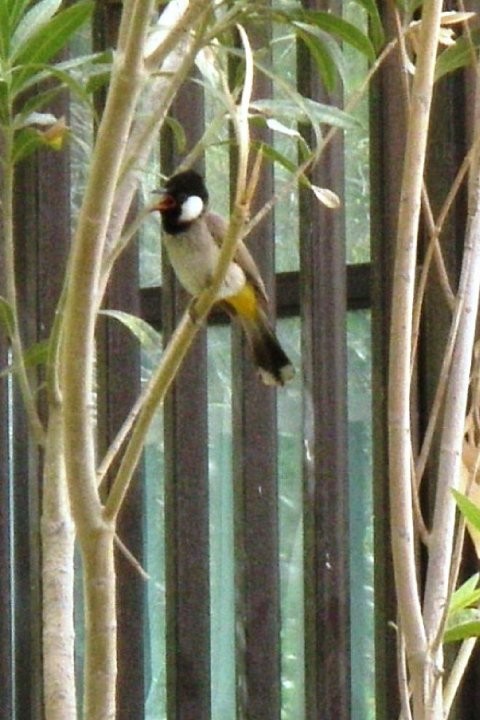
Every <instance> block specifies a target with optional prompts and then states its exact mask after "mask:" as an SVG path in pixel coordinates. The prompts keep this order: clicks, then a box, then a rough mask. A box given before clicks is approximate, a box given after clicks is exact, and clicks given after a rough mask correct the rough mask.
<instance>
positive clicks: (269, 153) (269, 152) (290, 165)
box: [252, 143, 312, 189]
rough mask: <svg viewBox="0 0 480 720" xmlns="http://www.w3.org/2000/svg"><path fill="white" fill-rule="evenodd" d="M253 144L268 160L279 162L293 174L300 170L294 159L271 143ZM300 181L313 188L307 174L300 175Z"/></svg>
mask: <svg viewBox="0 0 480 720" xmlns="http://www.w3.org/2000/svg"><path fill="white" fill-rule="evenodd" d="M252 144H253V147H254V148H258V150H260V152H261V153H262V155H263V156H264V157H265V158H267V160H270V162H273V163H277V164H278V165H280V166H281V167H283V168H285V170H288V172H290V173H292V174H293V173H294V172H296V171H297V170H298V165H297V164H296V163H294V162H293V161H292V160H289V159H288V158H287V157H286V156H285V155H283V154H282V153H281V152H279V151H278V150H276V149H275V148H273V147H272V146H271V145H267V143H252ZM298 182H299V183H300V185H303V186H304V187H308V188H310V189H311V188H312V184H311V182H310V180H309V179H308V178H307V177H306V175H300V177H299V179H298Z"/></svg>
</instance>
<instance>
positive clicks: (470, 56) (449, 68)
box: [435, 30, 480, 80]
mask: <svg viewBox="0 0 480 720" xmlns="http://www.w3.org/2000/svg"><path fill="white" fill-rule="evenodd" d="M470 38H471V39H470ZM470 38H468V37H466V36H464V37H460V38H458V39H457V40H456V41H455V44H454V45H452V46H451V47H448V48H447V49H446V50H444V51H443V52H442V53H440V55H439V56H438V58H437V62H436V65H435V80H440V78H441V77H443V76H444V75H447V74H448V73H451V72H453V71H454V70H458V69H459V68H461V67H465V66H466V65H471V64H473V63H475V49H476V48H478V47H479V46H480V30H472V32H471V33H470Z"/></svg>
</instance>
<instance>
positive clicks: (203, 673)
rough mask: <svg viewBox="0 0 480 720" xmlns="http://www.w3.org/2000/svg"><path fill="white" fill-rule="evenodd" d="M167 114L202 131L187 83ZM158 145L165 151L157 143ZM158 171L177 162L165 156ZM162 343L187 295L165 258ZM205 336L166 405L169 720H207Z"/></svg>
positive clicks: (189, 131) (198, 102) (198, 101)
mask: <svg viewBox="0 0 480 720" xmlns="http://www.w3.org/2000/svg"><path fill="white" fill-rule="evenodd" d="M172 114H173V115H174V117H175V118H176V119H177V120H178V121H179V122H180V123H181V124H182V126H183V128H184V130H185V133H186V136H187V141H188V143H189V145H193V144H194V143H195V141H196V140H197V139H198V137H199V136H200V134H201V133H202V129H203V125H204V122H203V118H204V109H203V94H202V90H201V88H200V87H199V86H198V85H197V84H195V83H193V82H188V83H187V84H186V85H185V87H184V88H183V89H182V91H181V92H180V93H179V95H178V96H177V99H176V101H175V103H174V106H173V108H172ZM162 149H163V148H162ZM163 156H164V164H163V170H164V172H172V171H174V169H175V165H176V163H177V161H178V157H176V156H175V153H174V152H173V151H171V150H170V152H169V150H168V149H167V150H166V152H164V153H163ZM162 284H163V293H162V298H163V301H162V315H163V323H162V325H163V329H164V334H165V335H164V338H165V342H166V341H167V340H168V338H169V337H170V335H171V333H172V332H173V330H174V328H175V326H176V323H177V322H178V319H179V317H180V315H181V313H183V311H184V309H185V307H186V303H187V297H186V294H185V293H184V292H183V291H182V290H181V289H180V288H179V286H178V283H177V281H176V280H175V279H174V276H173V272H172V270H171V268H170V267H168V266H167V264H166V263H164V274H163V283H162ZM206 354H207V338H206V332H205V331H202V332H201V333H200V334H199V336H197V338H196V340H195V342H194V344H193V346H192V348H191V350H190V352H189V353H188V356H187V357H186V359H185V361H184V363H183V366H182V368H181V370H180V372H179V373H178V376H177V378H176V380H175V383H174V385H173V387H172V389H171V390H170V392H169V394H168V397H167V399H166V402H165V493H166V497H165V501H166V507H165V517H166V536H165V543H166V561H167V565H166V567H167V690H168V695H167V708H168V717H169V718H171V720H210V580H209V505H208V425H207V387H206V377H207V355H206Z"/></svg>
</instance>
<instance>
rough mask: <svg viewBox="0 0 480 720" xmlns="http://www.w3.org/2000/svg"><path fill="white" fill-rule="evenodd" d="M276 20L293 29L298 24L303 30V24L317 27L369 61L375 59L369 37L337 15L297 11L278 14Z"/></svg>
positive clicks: (314, 11) (313, 11)
mask: <svg viewBox="0 0 480 720" xmlns="http://www.w3.org/2000/svg"><path fill="white" fill-rule="evenodd" d="M274 17H275V14H274ZM276 19H280V20H282V19H283V20H284V21H287V22H288V23H291V24H292V25H293V27H296V25H297V23H299V22H300V23H302V27H303V29H305V24H308V25H312V26H314V27H318V28H320V29H321V30H324V31H325V32H327V33H329V34H330V35H335V36H336V37H338V38H339V39H340V40H342V42H346V43H348V44H349V45H351V46H352V47H354V48H356V49H357V50H358V51H359V52H361V53H362V54H363V55H366V56H367V58H368V59H369V60H374V59H375V50H374V48H373V45H372V43H371V41H370V39H369V37H368V36H367V35H365V34H364V33H362V31H361V30H359V29H358V28H357V27H355V25H352V24H351V23H349V22H348V21H347V20H344V19H343V18H342V17H339V16H338V15H333V14H332V13H326V12H322V11H321V10H297V11H293V12H288V13H282V12H280V13H278V14H276Z"/></svg>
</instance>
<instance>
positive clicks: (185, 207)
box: [155, 170, 208, 235]
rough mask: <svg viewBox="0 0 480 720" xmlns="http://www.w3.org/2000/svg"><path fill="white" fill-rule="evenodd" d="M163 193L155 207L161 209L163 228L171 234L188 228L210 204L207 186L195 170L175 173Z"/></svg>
mask: <svg viewBox="0 0 480 720" xmlns="http://www.w3.org/2000/svg"><path fill="white" fill-rule="evenodd" d="M161 193H162V197H161V199H160V202H159V203H158V205H156V206H155V209H157V210H159V211H160V213H161V215H162V224H163V228H164V230H165V231H166V232H167V233H169V234H170V235H175V234H177V233H180V232H183V231H184V230H186V229H187V228H188V227H189V225H190V224H191V223H192V222H194V221H195V220H197V219H198V218H199V217H200V216H201V215H202V214H203V212H204V211H205V208H206V206H207V204H208V191H207V188H206V187H205V183H204V181H203V178H202V176H201V175H199V174H198V173H197V172H195V170H186V171H185V172H181V173H178V174H177V175H173V176H172V177H171V178H170V179H169V180H168V181H167V183H166V185H165V188H164V189H163V190H162V191H161Z"/></svg>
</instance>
